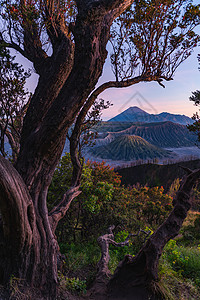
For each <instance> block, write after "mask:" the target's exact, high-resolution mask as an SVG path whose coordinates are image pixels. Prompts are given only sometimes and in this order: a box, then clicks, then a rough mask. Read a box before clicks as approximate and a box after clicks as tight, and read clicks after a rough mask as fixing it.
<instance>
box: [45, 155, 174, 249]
mask: <svg viewBox="0 0 200 300" xmlns="http://www.w3.org/2000/svg"><path fill="white" fill-rule="evenodd" d="M71 174H72V164H71V161H70V157H69V154H66V155H65V156H64V157H63V158H62V160H61V162H60V164H59V166H58V168H57V170H56V172H55V174H54V177H53V181H52V184H51V186H50V189H49V194H48V205H49V208H51V207H52V206H53V205H54V204H55V203H57V201H58V200H59V199H61V197H62V194H63V193H64V192H65V191H66V190H67V189H68V188H69V186H70V180H71ZM120 182H121V180H120V176H119V175H118V174H117V173H115V172H114V170H113V169H112V168H110V167H109V166H106V165H105V163H104V162H103V163H96V162H94V163H90V162H88V163H87V164H84V166H83V174H82V184H81V191H82V193H81V194H80V195H79V196H78V197H77V199H75V200H74V201H73V203H72V205H71V207H70V209H69V211H68V212H67V215H66V217H65V218H64V219H63V220H62V221H61V223H60V224H59V226H58V229H57V235H58V239H59V241H60V242H63V241H65V240H68V241H69V240H70V239H72V238H73V239H74V240H76V239H77V238H78V239H82V240H83V239H85V238H87V239H88V238H89V237H95V238H96V237H98V236H99V235H100V234H102V233H104V232H106V230H107V228H108V227H109V226H110V224H113V225H115V226H117V231H121V230H123V229H126V230H128V231H129V232H136V231H137V230H138V228H144V227H145V226H149V227H151V228H152V229H156V228H157V226H159V225H160V224H161V223H162V222H163V220H164V219H165V217H166V216H167V214H168V213H169V212H170V211H171V209H172V197H170V196H168V195H166V194H164V190H163V188H162V187H160V188H158V187H155V188H147V187H140V186H138V187H135V188H125V187H124V186H120ZM137 248H138V247H137ZM120 251H121V250H120Z"/></svg>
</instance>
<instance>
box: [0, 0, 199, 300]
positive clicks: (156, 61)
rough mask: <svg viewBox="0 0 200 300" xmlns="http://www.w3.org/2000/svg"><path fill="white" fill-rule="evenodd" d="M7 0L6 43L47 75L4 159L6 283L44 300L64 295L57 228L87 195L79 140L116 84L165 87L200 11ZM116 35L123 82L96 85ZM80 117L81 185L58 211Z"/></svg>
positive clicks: (95, 0) (173, 5) (105, 0)
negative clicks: (64, 162)
mask: <svg viewBox="0 0 200 300" xmlns="http://www.w3.org/2000/svg"><path fill="white" fill-rule="evenodd" d="M1 4H2V5H1V21H0V26H1V33H0V42H1V43H2V44H3V45H4V46H5V47H8V48H12V49H15V50H16V51H18V52H19V53H20V54H21V55H23V56H24V57H25V58H27V59H28V60H29V61H30V62H32V63H33V66H34V69H35V71H36V73H37V74H38V75H39V81H38V84H37V87H36V89H35V92H34V94H33V95H32V97H31V99H30V102H29V105H28V109H27V111H26V113H25V117H24V119H23V126H22V130H21V132H20V134H21V137H20V150H19V153H17V159H16V162H15V164H14V166H13V165H11V164H10V163H9V162H8V161H6V160H5V159H4V158H3V157H0V191H1V194H0V210H1V216H2V221H1V224H0V226H1V228H0V233H1V235H0V262H1V264H0V280H1V282H7V281H8V280H9V277H10V275H11V274H15V275H16V276H17V277H20V278H23V279H24V282H26V283H28V284H29V285H31V286H34V287H37V288H41V290H42V291H43V293H44V297H46V298H48V299H55V297H56V286H57V255H58V252H59V247H58V244H57V241H56V237H55V228H56V225H57V223H58V222H59V220H60V219H61V218H62V217H63V216H64V215H65V213H66V211H67V209H68V208H69V205H70V203H71V201H72V200H73V198H74V197H76V196H77V195H78V194H79V185H80V174H81V164H80V161H79V159H78V155H77V138H78V137H79V135H80V126H81V124H82V122H83V120H84V118H85V116H86V114H87V112H88V110H89V109H90V107H91V106H92V104H93V103H94V101H95V99H96V98H97V97H98V95H99V94H100V93H101V92H102V91H104V90H105V89H107V88H111V87H116V88H120V87H126V86H130V85H133V84H136V83H138V82H140V81H146V82H149V81H156V82H158V83H160V84H161V85H163V84H162V81H163V80H171V79H172V77H173V74H174V72H175V70H176V68H177V67H178V66H179V64H180V63H181V62H182V61H184V60H185V59H186V58H187V57H188V56H189V55H190V54H191V51H192V49H193V48H194V47H195V46H196V44H197V42H198V40H199V37H198V35H197V34H195V32H194V31H193V29H194V28H195V26H196V25H198V24H199V16H200V13H199V8H198V7H197V6H192V5H191V4H190V1H187V0H177V1H169V0H168V1H167V0H163V1H157V0H151V1H150V0H149V1H135V2H134V0H75V1H73V0H66V1H65V0H63V1H60V0H35V1H33V0H18V1H17V0H5V1H4V0H1ZM115 20H116V21H115ZM109 40H110V41H111V44H112V45H113V53H112V54H111V63H112V66H113V71H114V74H115V77H116V80H115V81H109V82H105V83H104V84H103V85H101V86H99V87H97V88H96V89H95V87H96V85H97V83H98V80H99V78H100V76H101V75H102V70H103V66H104V63H105V60H106V58H107V50H106V46H107V43H108V41H109ZM74 121H76V124H75V127H74V128H75V129H74V134H73V135H72V138H71V147H70V150H71V156H72V162H73V165H74V171H73V176H72V185H71V188H70V190H69V191H66V193H65V194H64V195H63V198H62V201H61V202H60V203H59V204H58V205H57V207H56V208H55V209H53V210H52V211H51V213H49V212H48V210H47V205H46V197H47V192H48V187H49V185H50V183H51V179H52V175H53V173H54V170H55V168H56V166H57V164H58V162H59V159H60V157H61V154H62V151H63V147H64V144H65V139H66V135H67V132H68V130H69V128H70V126H71V125H72V124H73V122H74ZM184 216H185V214H184ZM165 228H166V227H165ZM165 241H167V239H165ZM152 245H153V246H152V247H154V246H155V247H156V246H157V244H155V243H154V244H152ZM161 248H162V247H161ZM161 248H159V249H161Z"/></svg>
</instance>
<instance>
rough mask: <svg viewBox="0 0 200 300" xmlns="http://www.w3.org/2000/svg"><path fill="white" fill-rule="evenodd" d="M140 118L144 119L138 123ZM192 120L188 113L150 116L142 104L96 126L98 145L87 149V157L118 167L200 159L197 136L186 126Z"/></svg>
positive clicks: (85, 153) (96, 143)
mask: <svg viewBox="0 0 200 300" xmlns="http://www.w3.org/2000/svg"><path fill="white" fill-rule="evenodd" d="M122 117H123V118H122ZM139 119H140V120H141V119H142V120H143V121H144V122H135V121H136V120H139ZM162 119H164V121H160V120H162ZM125 120H126V121H125ZM130 120H132V121H130ZM152 120H154V122H152ZM192 122H193V120H192V119H190V118H189V117H187V116H184V115H173V114H169V113H161V114H159V115H150V114H148V113H146V112H145V111H143V110H141V109H140V108H138V107H130V108H129V109H127V110H125V111H124V112H122V113H121V114H119V115H117V116H116V117H114V118H112V119H110V120H109V121H107V122H105V121H104V122H100V123H99V124H98V126H96V127H95V128H94V129H93V130H94V131H97V132H98V137H97V139H96V142H95V146H93V147H91V148H88V149H85V152H84V156H85V158H86V159H89V160H96V161H102V160H105V161H106V162H107V163H108V164H110V165H114V166H118V165H123V164H126V165H128V164H134V163H135V164H141V163H146V162H155V160H156V162H157V163H159V164H166V163H169V161H170V162H176V161H179V160H190V159H196V158H200V150H199V148H198V147H197V145H196V141H197V137H196V136H195V135H194V134H193V133H192V132H190V131H189V130H188V128H187V126H186V124H191V123H192Z"/></svg>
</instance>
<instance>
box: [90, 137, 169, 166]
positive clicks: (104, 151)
mask: <svg viewBox="0 0 200 300" xmlns="http://www.w3.org/2000/svg"><path fill="white" fill-rule="evenodd" d="M90 152H91V154H92V155H94V156H96V157H100V158H103V159H112V160H138V159H153V158H166V157H170V156H171V152H170V151H165V150H163V149H160V148H158V147H156V146H154V145H151V144H150V143H148V142H147V141H145V140H144V139H143V138H141V137H139V136H130V135H123V136H119V137H117V138H116V139H115V140H114V141H112V142H111V143H109V144H107V145H103V146H100V147H95V148H92V149H91V150H90Z"/></svg>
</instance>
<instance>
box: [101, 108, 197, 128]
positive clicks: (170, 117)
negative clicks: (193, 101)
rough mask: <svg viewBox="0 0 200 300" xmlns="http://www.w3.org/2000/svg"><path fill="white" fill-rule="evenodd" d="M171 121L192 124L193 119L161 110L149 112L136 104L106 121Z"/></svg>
mask: <svg viewBox="0 0 200 300" xmlns="http://www.w3.org/2000/svg"><path fill="white" fill-rule="evenodd" d="M165 121H171V122H173V123H178V124H181V125H188V124H192V123H193V122H194V121H193V120H192V119H191V118H189V117H188V116H185V115H179V114H171V113H168V112H162V113H160V114H149V113H147V112H146V111H144V110H142V109H141V108H139V107H137V106H131V107H129V108H128V109H126V110H125V111H123V112H122V113H120V114H118V115H117V116H115V117H113V118H111V119H110V120H108V121H107V122H134V123H135V122H142V123H151V122H165Z"/></svg>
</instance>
